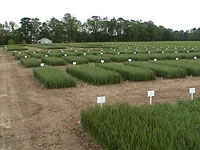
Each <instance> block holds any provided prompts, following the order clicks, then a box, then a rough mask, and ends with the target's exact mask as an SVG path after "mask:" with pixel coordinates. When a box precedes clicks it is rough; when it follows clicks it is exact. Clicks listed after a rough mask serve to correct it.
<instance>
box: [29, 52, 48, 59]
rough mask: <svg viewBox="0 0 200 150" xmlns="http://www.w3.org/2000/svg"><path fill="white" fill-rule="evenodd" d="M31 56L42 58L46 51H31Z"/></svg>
mask: <svg viewBox="0 0 200 150" xmlns="http://www.w3.org/2000/svg"><path fill="white" fill-rule="evenodd" d="M30 56H31V57H35V58H39V59H40V58H42V57H44V56H45V54H44V53H31V54H30Z"/></svg>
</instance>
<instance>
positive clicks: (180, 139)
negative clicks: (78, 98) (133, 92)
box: [81, 100, 200, 150]
mask: <svg viewBox="0 0 200 150" xmlns="http://www.w3.org/2000/svg"><path fill="white" fill-rule="evenodd" d="M199 105H200V101H199V100H197V101H189V102H182V103H179V104H177V105H175V106H172V105H169V104H157V105H153V106H143V107H133V106H130V105H128V104H124V103H121V104H114V105H105V106H104V107H103V108H99V107H95V108H89V109H87V110H84V111H82V112H81V123H82V127H83V128H84V130H85V131H87V132H88V133H89V134H90V135H91V136H92V137H94V139H95V140H96V141H98V142H99V143H100V144H102V145H103V146H104V148H105V149H108V150H146V149H149V150H157V149H159V150H161V149H162V150H188V149H192V150H199V149H200V143H199V142H200V136H199V135H200V126H199V124H200V118H199V115H200V111H199Z"/></svg>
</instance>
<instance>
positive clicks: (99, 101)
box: [97, 96, 106, 107]
mask: <svg viewBox="0 0 200 150" xmlns="http://www.w3.org/2000/svg"><path fill="white" fill-rule="evenodd" d="M105 102H106V97H105V96H100V97H97V104H101V107H102V104H103V103H105Z"/></svg>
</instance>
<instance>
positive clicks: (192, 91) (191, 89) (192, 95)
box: [189, 88, 195, 100]
mask: <svg viewBox="0 0 200 150" xmlns="http://www.w3.org/2000/svg"><path fill="white" fill-rule="evenodd" d="M189 93H190V94H191V100H193V99H194V93H195V88H189Z"/></svg>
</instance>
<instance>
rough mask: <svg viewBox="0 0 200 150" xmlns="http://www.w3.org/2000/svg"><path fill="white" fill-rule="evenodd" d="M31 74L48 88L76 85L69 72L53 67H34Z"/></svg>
mask: <svg viewBox="0 0 200 150" xmlns="http://www.w3.org/2000/svg"><path fill="white" fill-rule="evenodd" d="M33 74H34V76H35V77H36V78H37V79H38V80H40V82H41V83H42V84H44V86H45V87H46V88H49V89H52V88H65V87H75V86H76V81H75V80H74V79H72V77H71V76H70V75H69V74H67V73H66V72H64V71H61V70H59V69H57V68H54V67H41V68H34V69H33Z"/></svg>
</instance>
